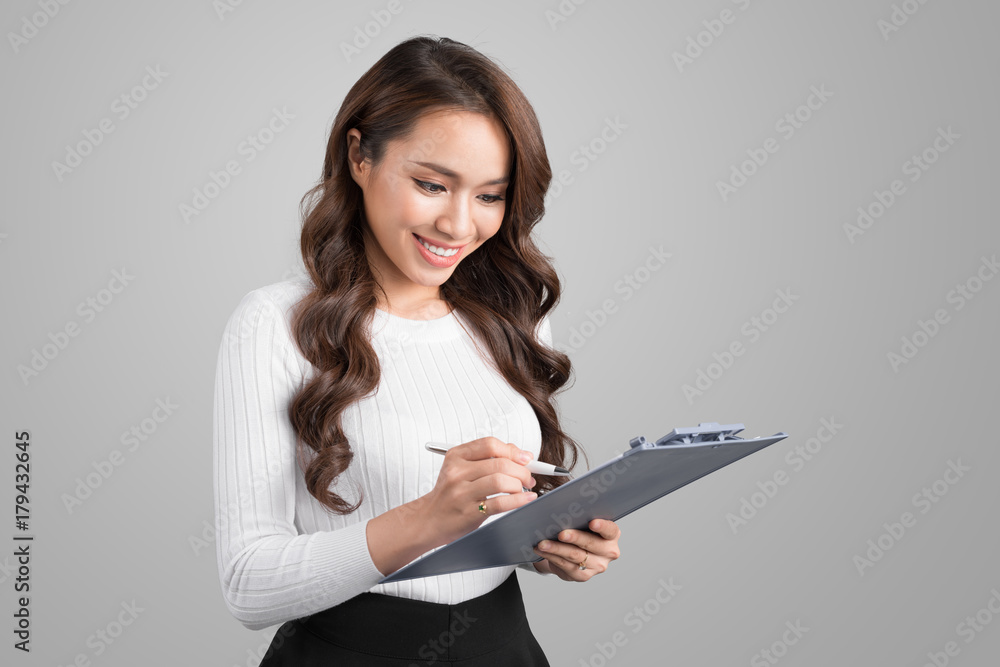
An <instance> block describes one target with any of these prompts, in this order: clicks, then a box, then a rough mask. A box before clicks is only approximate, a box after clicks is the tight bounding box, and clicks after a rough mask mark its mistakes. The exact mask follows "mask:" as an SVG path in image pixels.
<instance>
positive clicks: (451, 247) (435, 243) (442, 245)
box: [414, 234, 465, 250]
mask: <svg viewBox="0 0 1000 667" xmlns="http://www.w3.org/2000/svg"><path fill="white" fill-rule="evenodd" d="M414 236H416V237H417V238H418V239H423V240H424V241H427V243H428V244H430V245H432V246H436V247H438V248H444V249H445V250H454V249H456V248H464V247H465V246H464V245H447V244H445V243H441V242H440V241H435V240H434V239H429V238H427V237H425V236H421V235H420V234H414Z"/></svg>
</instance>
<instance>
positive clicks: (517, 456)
mask: <svg viewBox="0 0 1000 667" xmlns="http://www.w3.org/2000/svg"><path fill="white" fill-rule="evenodd" d="M451 452H455V455H456V456H459V457H460V458H463V459H467V460H470V461H477V460H481V459H489V458H503V459H509V460H511V461H514V462H516V463H521V464H524V463H527V462H528V461H530V460H531V459H532V458H534V454H533V453H532V452H530V451H528V450H526V449H521V448H520V447H518V446H517V445H515V444H514V443H511V442H504V441H503V440H499V439H497V438H494V437H492V436H490V437H486V438H479V439H478V440H473V441H471V442H466V443H464V444H461V445H458V446H456V447H452V448H451V449H450V450H448V453H449V454H450V453H451ZM522 457H523V458H522Z"/></svg>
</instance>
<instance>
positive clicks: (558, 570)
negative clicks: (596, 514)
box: [535, 519, 622, 581]
mask: <svg viewBox="0 0 1000 667" xmlns="http://www.w3.org/2000/svg"><path fill="white" fill-rule="evenodd" d="M587 527H588V528H590V530H573V529H566V530H563V531H561V532H560V533H559V535H558V537H559V540H558V541H553V540H542V541H541V542H539V543H538V544H536V545H535V553H536V554H538V555H539V556H542V557H543V558H544V559H545V560H541V561H538V562H537V563H535V569H536V570H538V571H539V572H541V573H543V574H554V575H556V576H557V577H559V578H560V579H563V580H565V581H587V580H588V579H590V578H591V577H593V576H594V575H595V574H600V573H601V572H604V571H605V570H607V569H608V563H610V562H611V561H613V560H617V559H618V557H619V556H621V550H620V549H619V548H618V538H619V537H621V534H622V531H621V529H619V528H618V525H617V524H616V523H615V522H614V521H608V520H607V519H594V520H593V521H591V522H590V523H589V524H588V526H587ZM546 545H548V547H549V548H548V550H545V549H542V547H544V546H546ZM580 563H583V564H584V566H585V569H582V570H581V569H580Z"/></svg>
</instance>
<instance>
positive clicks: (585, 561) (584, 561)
mask: <svg viewBox="0 0 1000 667" xmlns="http://www.w3.org/2000/svg"><path fill="white" fill-rule="evenodd" d="M587 558H590V554H587ZM587 558H584V559H583V562H582V563H580V569H581V570H586V569H587Z"/></svg>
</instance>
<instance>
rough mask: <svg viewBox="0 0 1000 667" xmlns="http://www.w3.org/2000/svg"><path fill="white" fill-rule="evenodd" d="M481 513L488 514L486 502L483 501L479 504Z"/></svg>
mask: <svg viewBox="0 0 1000 667" xmlns="http://www.w3.org/2000/svg"><path fill="white" fill-rule="evenodd" d="M479 511H480V512H482V513H483V514H486V501H485V500H483V501H481V502H480V503H479Z"/></svg>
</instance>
